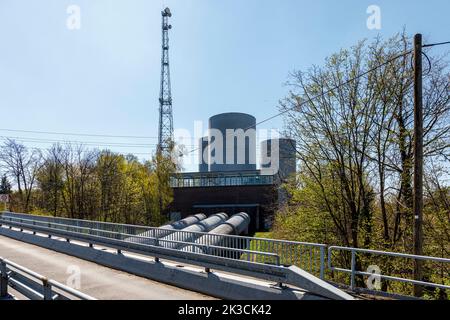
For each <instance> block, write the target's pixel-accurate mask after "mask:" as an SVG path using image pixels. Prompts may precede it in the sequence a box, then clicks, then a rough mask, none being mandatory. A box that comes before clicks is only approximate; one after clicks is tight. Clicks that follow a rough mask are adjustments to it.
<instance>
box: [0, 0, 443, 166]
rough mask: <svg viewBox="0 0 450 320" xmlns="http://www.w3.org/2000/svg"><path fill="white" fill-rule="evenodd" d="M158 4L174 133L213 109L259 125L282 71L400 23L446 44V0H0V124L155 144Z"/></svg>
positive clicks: (280, 90) (278, 91)
mask: <svg viewBox="0 0 450 320" xmlns="http://www.w3.org/2000/svg"><path fill="white" fill-rule="evenodd" d="M72 4H74V5H78V6H79V7H80V8H81V29H80V30H75V31H70V30H69V29H68V28H67V27H66V19H67V17H68V14H67V13H66V9H67V7H68V6H69V5H72ZM163 5H167V6H170V8H171V9H172V12H173V18H172V21H171V23H172V25H173V29H172V30H171V34H170V62H171V75H172V92H173V111H174V126H175V127H176V128H186V129H190V130H193V122H194V121H195V120H203V121H205V122H206V121H207V119H208V118H209V116H211V115H214V114H216V113H222V112H228V111H239V112H246V113H250V114H253V115H254V116H255V117H256V118H257V120H258V121H259V120H263V119H264V118H266V117H269V116H271V115H273V114H275V113H276V112H277V108H276V105H277V102H278V100H279V99H281V98H283V97H284V96H285V94H286V92H287V90H288V89H287V88H286V87H285V86H284V82H285V81H286V80H287V76H288V73H289V72H290V71H292V70H293V69H300V70H305V69H307V68H308V67H310V66H311V65H313V64H317V65H320V64H322V63H323V61H324V59H325V57H326V56H328V55H330V54H332V53H334V52H336V51H338V50H339V49H340V48H343V47H349V46H351V45H353V44H355V43H356V42H357V41H358V40H360V39H363V38H373V37H375V36H377V34H379V33H381V34H382V35H384V36H386V37H389V36H391V35H393V34H394V33H396V32H399V31H401V30H402V28H403V27H406V30H407V32H408V33H410V34H413V33H416V32H421V33H423V34H424V36H425V37H426V38H427V39H429V41H432V42H438V41H448V40H450V32H449V30H450V22H449V21H450V19H449V17H448V15H449V12H450V2H449V1H448V0H428V1H411V0H395V1H392V0H389V1H377V0H369V1H365V0H342V1H331V0H328V1H325V0H316V1H303V0H278V1H275V0H245V1H242V0H226V1H225V0H171V1H170V0H165V1H164V3H163V1H161V0H158V1H156V0H152V1H150V0H127V1H125V0H120V1H119V0H70V1H65V0H40V1H31V0H28V1H25V0H0V129H18V130H35V131H52V132H69V133H70V132H74V133H87V134H109V135H133V136H150V137H156V136H157V126H158V122H157V119H158V117H157V116H158V95H159V79H160V55H161V48H160V39H161V30H160V27H161V16H160V10H161V9H162V7H163ZM369 5H378V6H379V7H380V8H381V18H382V20H381V21H382V29H381V30H369V29H368V28H367V27H366V20H367V17H368V14H367V13H366V10H367V7H368V6H369ZM433 50H441V49H440V48H439V49H438V48H436V49H433ZM282 123H283V122H282V119H281V118H277V119H275V120H273V121H271V122H268V123H266V124H264V125H263V126H262V127H263V128H268V129H270V128H281V127H282ZM0 136H15V137H28V138H40V139H61V140H64V139H66V140H82V141H93V142H104V141H108V142H113V143H124V144H149V146H148V147H147V146H146V147H143V146H142V147H136V148H125V147H113V148H111V149H113V150H117V151H121V152H132V153H137V154H138V155H139V157H140V158H149V155H144V153H148V152H151V151H153V150H154V146H150V144H152V145H154V144H156V142H157V140H156V139H152V138H150V139H137V138H136V139H123V138H115V139H111V138H109V139H106V138H100V137H73V136H63V135H59V136H58V135H56V136H55V135H41V134H39V135H38V134H32V133H17V132H16V133H13V132H6V131H1V130H0ZM105 143H106V142H105ZM26 144H27V145H30V146H36V147H40V148H45V147H46V146H48V145H49V144H45V143H31V142H26ZM94 144H95V143H94ZM187 169H189V168H187Z"/></svg>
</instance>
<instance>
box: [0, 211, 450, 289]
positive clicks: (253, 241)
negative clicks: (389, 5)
mask: <svg viewBox="0 0 450 320" xmlns="http://www.w3.org/2000/svg"><path fill="white" fill-rule="evenodd" d="M2 223H4V224H8V223H9V224H10V226H11V225H15V226H16V227H19V228H22V227H23V228H26V227H29V228H30V229H33V227H39V228H44V229H42V230H44V231H45V232H47V233H49V234H51V233H52V231H53V232H55V231H58V230H59V231H61V232H70V233H71V234H72V233H73V234H76V235H78V236H85V238H82V239H84V240H85V241H87V242H89V240H90V239H91V240H95V239H100V240H102V239H106V240H108V241H110V242H111V241H113V240H114V241H116V242H114V243H115V244H118V245H119V246H120V247H121V248H123V249H124V250H127V249H130V248H137V249H139V250H140V249H141V248H142V250H147V249H148V248H150V247H151V248H152V249H151V250H155V248H167V249H170V250H169V251H170V255H178V252H179V253H180V254H183V252H186V251H187V252H186V253H194V252H195V253H199V252H200V253H201V256H215V257H217V256H218V257H222V258H226V259H231V260H233V261H242V262H250V263H256V264H269V265H275V266H279V265H280V266H291V265H294V266H297V267H299V268H301V269H303V270H305V271H308V272H310V273H312V274H314V275H316V276H318V277H320V278H322V279H325V278H327V279H330V280H333V279H334V278H329V276H330V275H332V274H333V273H343V274H349V275H350V286H349V287H350V289H352V290H354V289H356V287H357V281H356V279H357V276H358V277H369V276H371V275H373V273H371V272H366V271H364V270H363V269H357V266H363V265H364V264H370V265H376V263H377V261H378V260H377V259H390V258H397V259H399V258H403V259H418V260H423V261H424V262H434V263H439V264H441V268H442V265H443V264H446V265H448V263H449V262H450V259H448V258H439V257H431V256H415V255H411V254H405V253H397V252H385V251H377V250H370V249H358V248H349V247H340V246H330V247H327V246H326V245H324V244H316V243H307V242H296V241H286V240H275V239H266V238H253V237H244V236H232V235H223V234H220V235H219V234H211V233H204V232H188V231H175V232H174V231H173V230H165V229H160V228H152V227H145V226H134V225H127V224H115V223H107V222H98V221H87V220H77V219H67V218H53V217H41V216H33V215H28V214H15V213H4V214H3V215H2V216H1V219H0V225H1V224H2ZM200 238H201V242H200V243H197V242H196V240H197V239H200ZM186 239H187V240H186ZM217 240H220V241H217ZM208 243H215V244H216V245H214V246H212V245H209V244H208ZM174 244H176V246H174ZM173 248H177V249H173ZM189 248H195V249H196V250H192V249H189ZM326 250H328V255H327V253H326ZM338 253H339V254H340V255H341V256H340V258H341V259H340V260H339V261H340V262H341V263H344V264H345V265H346V266H345V267H342V266H341V265H340V266H334V265H333V261H335V262H336V258H337V257H335V255H336V254H338ZM344 253H345V254H344ZM156 256H157V255H155V257H156ZM368 256H370V257H368ZM190 257H196V255H195V254H194V255H193V256H190ZM326 260H327V263H328V264H327V263H326ZM223 261H225V260H223ZM357 261H358V264H357ZM361 262H363V263H362V264H361ZM404 265H405V266H411V265H412V264H411V263H405V264H404ZM349 266H350V267H349ZM327 267H328V268H327ZM248 268H249V269H251V268H250V267H248ZM361 268H362V267H361ZM442 270H444V269H442ZM326 271H328V272H326ZM325 273H327V274H325ZM398 273H400V276H399V275H398V274H396V270H390V271H386V272H385V274H380V275H379V276H380V279H384V280H387V281H394V282H396V283H403V284H408V285H414V284H416V285H423V286H426V287H433V288H441V289H450V285H449V284H450V276H449V273H448V272H443V277H441V279H431V281H417V280H413V279H410V278H408V276H409V277H411V276H412V272H410V270H409V269H407V268H406V267H405V269H404V270H400V271H399V272H398ZM405 274H407V275H408V276H404V275H405ZM339 281H340V283H345V281H341V279H340V280H339Z"/></svg>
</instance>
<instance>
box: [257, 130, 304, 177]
mask: <svg viewBox="0 0 450 320" xmlns="http://www.w3.org/2000/svg"><path fill="white" fill-rule="evenodd" d="M296 171H297V166H296V142H295V140H293V139H288V138H279V139H269V140H264V141H262V142H261V174H265V175H276V178H277V179H276V180H278V181H283V180H285V179H287V178H288V177H289V176H290V175H292V174H293V173H295V172H296Z"/></svg>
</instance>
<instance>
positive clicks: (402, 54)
mask: <svg viewBox="0 0 450 320" xmlns="http://www.w3.org/2000/svg"><path fill="white" fill-rule="evenodd" d="M411 52H412V50H411V49H410V50H407V51H404V52H402V53H400V54H398V55H396V56H394V57H392V58H391V59H388V60H386V61H385V62H383V63H381V64H379V65H377V66H375V67H373V68H371V69H369V70H366V71H364V72H363V73H361V74H359V75H357V76H355V77H353V78H350V79H348V80H347V81H345V82H343V83H340V84H338V85H336V86H334V87H333V88H331V89H328V90H327V91H325V92H323V93H321V94H318V95H316V96H314V97H311V98H309V99H308V100H306V101H304V102H302V103H300V104H299V105H296V106H293V107H292V108H288V109H286V110H283V111H281V112H279V113H277V114H275V115H273V116H270V117H268V118H266V119H264V120H262V121H259V122H257V123H255V124H254V125H251V126H249V127H247V128H245V129H244V131H246V130H248V129H252V128H256V126H257V125H260V124H263V123H265V122H268V121H270V120H273V119H275V118H277V117H279V116H281V115H284V114H286V113H288V112H289V111H292V110H294V109H296V108H299V107H301V106H303V105H305V104H306V103H309V102H311V101H313V100H316V99H318V98H321V97H323V96H326V95H328V94H330V93H332V92H333V91H335V90H337V89H339V88H341V87H343V86H345V85H347V84H349V83H351V82H353V81H355V80H358V79H360V78H362V77H364V76H366V75H368V74H369V73H371V72H374V71H376V70H377V69H379V68H381V67H384V66H385V65H387V64H389V63H391V62H393V61H395V60H397V59H398V58H401V57H403V56H406V55H408V54H410V53H411ZM199 149H200V148H199V147H197V148H195V149H193V150H191V151H189V152H188V153H187V154H189V153H192V152H194V151H197V150H199ZM187 154H185V155H187Z"/></svg>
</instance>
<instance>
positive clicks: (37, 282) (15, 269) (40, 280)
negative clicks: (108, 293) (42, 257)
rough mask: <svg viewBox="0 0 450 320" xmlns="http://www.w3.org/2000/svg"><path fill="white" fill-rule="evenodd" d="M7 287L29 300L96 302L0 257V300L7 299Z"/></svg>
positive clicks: (87, 296) (85, 295)
mask: <svg viewBox="0 0 450 320" xmlns="http://www.w3.org/2000/svg"><path fill="white" fill-rule="evenodd" d="M8 287H11V288H13V289H14V290H16V291H17V292H19V293H21V294H23V295H24V296H25V297H27V298H29V299H31V300H69V299H73V298H77V299H80V300H96V299H95V298H93V297H91V296H89V295H87V294H84V293H82V292H80V291H78V290H75V289H73V288H71V287H68V286H66V285H64V284H61V283H59V282H56V281H54V280H51V279H47V278H46V277H44V276H42V275H40V274H38V273H36V272H34V271H32V270H29V269H27V268H25V267H23V266H20V265H18V264H16V263H14V262H12V261H9V260H7V259H3V258H2V257H0V299H1V298H7V297H9V293H8Z"/></svg>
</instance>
